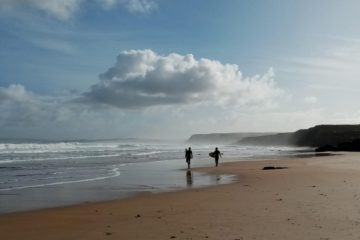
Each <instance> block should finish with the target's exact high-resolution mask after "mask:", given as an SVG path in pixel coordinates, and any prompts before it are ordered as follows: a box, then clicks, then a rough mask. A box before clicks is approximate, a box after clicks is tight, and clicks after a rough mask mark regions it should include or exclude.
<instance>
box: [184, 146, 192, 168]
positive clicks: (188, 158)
mask: <svg viewBox="0 0 360 240" xmlns="http://www.w3.org/2000/svg"><path fill="white" fill-rule="evenodd" d="M192 157H193V154H192V151H191V147H189V149H185V159H186V163H187V165H188V169H190V161H191V159H192Z"/></svg>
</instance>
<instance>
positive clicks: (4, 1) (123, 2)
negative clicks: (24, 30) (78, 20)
mask: <svg viewBox="0 0 360 240" xmlns="http://www.w3.org/2000/svg"><path fill="white" fill-rule="evenodd" d="M91 2H96V3H97V4H99V5H100V6H101V7H102V8H103V9H105V10H109V9H111V8H113V7H115V6H118V5H119V6H121V7H123V8H126V9H127V10H128V11H129V12H131V13H150V12H151V11H153V10H154V9H156V8H157V4H156V3H155V2H154V1H151V0H0V9H5V10H16V9H23V8H24V7H25V8H26V7H30V8H34V9H37V10H40V11H43V12H45V13H47V14H49V15H50V16H53V17H55V18H57V19H59V20H67V19H69V18H71V17H72V16H73V15H74V14H75V13H76V12H78V10H79V9H80V7H81V6H82V5H84V4H87V3H91Z"/></svg>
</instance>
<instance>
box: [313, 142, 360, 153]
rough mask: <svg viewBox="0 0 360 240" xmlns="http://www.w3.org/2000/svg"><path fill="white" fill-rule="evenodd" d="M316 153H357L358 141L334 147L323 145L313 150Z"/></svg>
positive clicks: (359, 148) (359, 149) (359, 147)
mask: <svg viewBox="0 0 360 240" xmlns="http://www.w3.org/2000/svg"><path fill="white" fill-rule="evenodd" d="M315 151H316V152H330V151H344V152H359V151H360V139H355V140H353V141H351V142H343V143H339V144H338V145H336V146H333V145H324V146H320V147H318V148H316V149H315Z"/></svg>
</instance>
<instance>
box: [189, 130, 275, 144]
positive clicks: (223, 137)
mask: <svg viewBox="0 0 360 240" xmlns="http://www.w3.org/2000/svg"><path fill="white" fill-rule="evenodd" d="M269 134H273V133H251V132H249V133H209V134H194V135H192V136H191V137H190V138H189V139H188V142H191V143H228V144H229V143H236V142H238V141H239V140H241V139H243V138H246V137H257V136H264V135H269Z"/></svg>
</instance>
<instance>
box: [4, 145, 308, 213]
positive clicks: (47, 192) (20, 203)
mask: <svg viewBox="0 0 360 240" xmlns="http://www.w3.org/2000/svg"><path fill="white" fill-rule="evenodd" d="M189 146H191V147H192V150H193V155H194V158H193V160H192V164H191V165H192V167H206V166H213V165H214V160H213V159H212V158H210V157H209V156H208V154H209V152H211V151H213V150H214V148H215V147H218V148H219V149H220V151H221V152H223V153H224V155H223V158H221V159H220V163H221V162H231V161H238V160H249V159H253V160H256V159H260V158H264V157H266V158H274V159H275V158H278V157H281V156H288V155H295V154H299V152H306V151H307V150H308V149H304V148H292V147H257V146H240V145H231V144H228V145H224V144H223V145H221V144H219V145H217V146H215V145H211V144H191V145H190V144H189V143H187V142H185V141H173V140H166V141H165V140H161V141H160V140H139V139H118V140H97V141H61V142H60V141H59V142H54V141H30V140H24V141H0V213H6V212H17V211H25V210H31V209H40V208H48V207H57V206H65V205H71V204H77V203H86V202H93V201H104V200H111V199H117V198H124V197H129V196H132V195H134V194H136V193H139V192H161V191H173V190H180V189H185V188H190V187H204V186H209V185H216V184H226V183H229V182H231V181H235V180H236V179H235V176H231V175H219V176H216V175H209V174H205V173H199V172H194V171H186V163H185V160H184V151H185V148H187V147H189Z"/></svg>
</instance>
